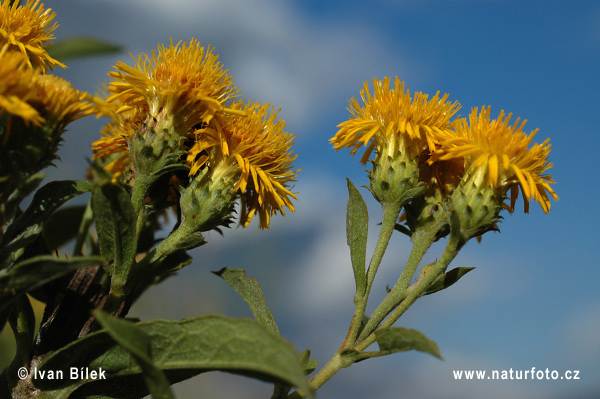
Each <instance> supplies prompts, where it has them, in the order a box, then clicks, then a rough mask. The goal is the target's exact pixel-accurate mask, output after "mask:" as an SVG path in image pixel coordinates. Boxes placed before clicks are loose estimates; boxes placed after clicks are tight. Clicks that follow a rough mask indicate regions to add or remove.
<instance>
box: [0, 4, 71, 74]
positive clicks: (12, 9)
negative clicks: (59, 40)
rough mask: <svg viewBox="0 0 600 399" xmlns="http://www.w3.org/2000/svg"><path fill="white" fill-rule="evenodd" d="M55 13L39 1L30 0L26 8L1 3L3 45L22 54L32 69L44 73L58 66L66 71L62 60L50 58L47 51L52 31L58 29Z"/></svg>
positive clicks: (0, 19) (1, 38) (0, 27)
mask: <svg viewBox="0 0 600 399" xmlns="http://www.w3.org/2000/svg"><path fill="white" fill-rule="evenodd" d="M54 16H55V14H54V12H53V11H52V10H51V9H50V8H48V9H46V10H44V5H43V4H40V0H27V3H26V4H25V5H24V6H19V2H18V1H15V2H12V5H11V1H9V0H2V3H1V4H0V43H6V44H8V45H9V46H10V49H11V50H16V51H20V52H21V53H22V54H23V55H24V56H25V59H26V63H27V65H28V66H29V67H30V68H39V69H41V70H42V71H44V72H45V71H47V70H48V69H52V68H54V67H55V66H56V65H58V66H60V67H63V68H66V67H65V65H64V64H62V63H61V62H60V61H57V60H55V59H54V58H52V57H50V55H49V54H48V52H47V51H46V48H47V47H48V45H50V40H52V39H54V35H53V32H54V30H55V29H56V28H57V27H58V24H57V23H56V22H55V23H54V24H52V25H50V24H51V23H52V20H53V19H54Z"/></svg>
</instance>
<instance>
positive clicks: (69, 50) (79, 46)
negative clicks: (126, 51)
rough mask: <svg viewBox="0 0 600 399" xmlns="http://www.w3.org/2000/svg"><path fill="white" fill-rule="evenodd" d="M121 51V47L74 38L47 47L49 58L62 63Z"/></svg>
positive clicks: (92, 39)
mask: <svg viewBox="0 0 600 399" xmlns="http://www.w3.org/2000/svg"><path fill="white" fill-rule="evenodd" d="M120 51H122V47H121V46H118V45H115V44H112V43H108V42H104V41H101V40H98V39H94V38H91V37H74V38H70V39H65V40H61V41H58V42H56V43H54V44H53V45H52V46H50V47H48V53H49V54H50V56H51V57H53V58H56V59H57V60H59V61H62V62H64V61H65V60H70V59H74V58H82V57H89V56H94V55H103V54H111V53H117V52H120Z"/></svg>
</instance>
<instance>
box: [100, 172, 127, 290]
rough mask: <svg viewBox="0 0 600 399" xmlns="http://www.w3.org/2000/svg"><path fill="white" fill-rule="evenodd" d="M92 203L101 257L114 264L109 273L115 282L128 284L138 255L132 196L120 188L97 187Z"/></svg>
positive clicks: (111, 264) (108, 270)
mask: <svg viewBox="0 0 600 399" xmlns="http://www.w3.org/2000/svg"><path fill="white" fill-rule="evenodd" d="M91 203H92V210H93V212H94V220H95V221H96V231H97V232H98V241H99V244H100V253H101V254H102V256H103V257H104V258H105V259H107V260H109V261H112V262H110V264H109V265H108V266H107V268H106V270H107V272H108V273H109V274H110V275H111V276H112V281H113V282H117V283H122V284H124V283H125V281H127V276H128V274H129V270H130V268H131V265H132V263H133V260H134V257H135V251H136V235H135V214H134V211H133V205H132V204H131V200H130V199H129V195H128V194H127V192H126V191H125V189H124V188H123V187H121V186H118V185H116V184H106V185H102V186H96V187H94V189H93V190H92V200H91Z"/></svg>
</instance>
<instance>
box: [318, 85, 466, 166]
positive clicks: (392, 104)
mask: <svg viewBox="0 0 600 399" xmlns="http://www.w3.org/2000/svg"><path fill="white" fill-rule="evenodd" d="M373 87H374V93H373V95H371V93H370V92H369V87H368V84H367V82H365V83H364V89H363V90H361V98H362V100H363V103H364V106H362V107H361V106H360V104H359V103H358V101H357V100H356V99H354V98H352V99H351V100H350V107H349V111H350V113H351V114H352V118H351V119H350V120H348V121H346V122H343V123H341V124H339V125H338V127H339V128H340V130H339V131H338V132H337V133H336V134H335V136H334V137H333V138H332V139H331V140H330V141H331V143H332V144H333V147H334V148H335V149H336V150H339V149H340V148H344V147H347V148H352V150H351V151H350V153H351V154H355V153H356V152H357V151H358V149H359V148H360V147H361V146H363V145H364V146H367V145H368V148H367V149H366V150H365V153H364V155H363V157H362V159H361V163H362V164H366V162H367V161H368V159H369V157H370V155H371V152H372V151H373V149H374V148H376V147H380V146H382V145H383V144H384V143H388V142H391V141H395V140H398V141H404V140H406V139H409V140H413V141H422V142H421V143H420V145H418V148H415V152H416V153H417V154H420V152H421V151H420V150H423V149H425V148H427V146H428V147H429V149H433V148H434V145H435V144H434V133H435V132H439V131H443V130H448V129H449V128H450V119H451V118H452V116H454V114H455V113H456V112H457V111H458V109H459V108H460V104H459V103H458V102H454V103H450V102H448V101H447V100H448V94H445V95H444V96H443V97H441V98H440V97H439V92H437V93H436V94H435V96H433V97H432V98H431V99H429V96H428V95H427V94H423V93H421V92H416V93H415V95H414V97H413V98H411V96H410V91H409V90H408V89H405V88H404V82H400V80H399V79H398V77H396V80H395V84H394V88H393V89H390V79H389V78H387V77H386V78H384V79H383V81H378V80H377V79H373Z"/></svg>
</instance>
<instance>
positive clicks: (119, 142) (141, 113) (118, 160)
mask: <svg viewBox="0 0 600 399" xmlns="http://www.w3.org/2000/svg"><path fill="white" fill-rule="evenodd" d="M96 101H97V104H96V110H97V114H98V116H110V117H111V119H112V120H111V122H110V123H108V124H107V125H106V126H104V127H103V128H102V131H101V132H102V137H101V138H99V139H98V140H96V141H95V142H94V143H93V144H92V151H94V155H93V158H92V159H99V158H104V157H108V158H107V159H108V163H107V164H106V165H105V166H104V169H105V170H106V171H107V172H109V173H110V174H111V175H112V176H113V181H117V180H118V179H119V177H120V176H121V175H122V174H123V172H124V171H125V170H126V169H128V168H129V166H130V165H131V159H130V158H129V147H128V144H127V138H131V137H133V136H134V134H135V132H136V130H137V129H139V128H140V126H141V124H142V122H143V121H144V119H145V118H146V111H145V110H144V109H138V108H131V109H128V110H126V111H122V112H120V113H119V114H118V115H117V113H116V110H117V108H118V106H117V105H116V104H115V103H106V102H104V100H99V99H96Z"/></svg>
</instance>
